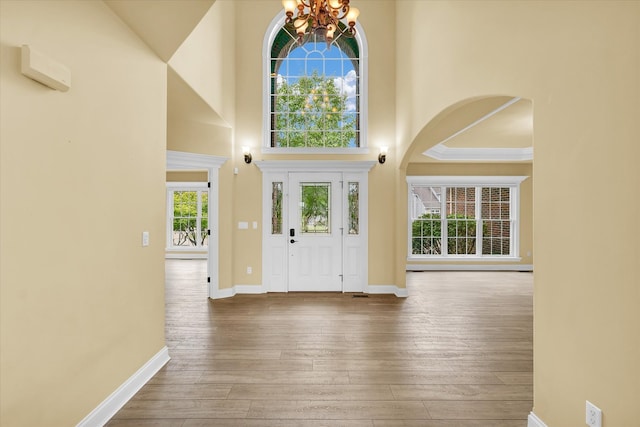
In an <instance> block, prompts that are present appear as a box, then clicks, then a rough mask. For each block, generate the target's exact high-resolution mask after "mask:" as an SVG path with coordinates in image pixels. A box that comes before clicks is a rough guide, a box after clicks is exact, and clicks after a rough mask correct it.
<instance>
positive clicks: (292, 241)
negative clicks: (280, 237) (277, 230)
mask: <svg viewBox="0 0 640 427" xmlns="http://www.w3.org/2000/svg"><path fill="white" fill-rule="evenodd" d="M289 241H290V242H291V243H295V242H297V240H293V239H291V240H289Z"/></svg>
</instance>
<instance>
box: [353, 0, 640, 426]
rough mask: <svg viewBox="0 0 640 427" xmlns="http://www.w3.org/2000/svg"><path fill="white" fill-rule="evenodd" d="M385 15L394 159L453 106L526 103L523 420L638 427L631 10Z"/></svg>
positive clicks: (480, 9)
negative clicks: (594, 412) (405, 32)
mask: <svg viewBox="0 0 640 427" xmlns="http://www.w3.org/2000/svg"><path fill="white" fill-rule="evenodd" d="M396 5H397V8H398V9H397V16H398V17H403V18H402V20H399V21H398V23H402V24H406V25H409V26H411V27H412V36H413V37H412V38H406V39H404V40H403V41H400V40H398V44H397V48H398V49H397V52H398V56H397V57H398V75H397V94H398V97H397V112H398V114H397V118H398V120H397V124H398V128H397V135H398V142H399V144H400V145H401V146H402V147H403V151H405V150H406V151H407V152H410V151H411V150H408V147H410V146H411V144H412V143H413V141H414V137H415V136H416V135H418V134H419V132H420V131H421V129H422V128H424V127H425V126H428V123H430V121H431V120H432V118H433V117H435V116H436V115H437V114H438V113H439V112H440V111H443V110H445V109H446V108H447V107H448V106H450V105H453V104H455V103H457V102H460V101H462V100H465V99H469V98H473V97H476V96H486V95H495V94H507V95H512V96H514V95H517V96H523V97H526V98H529V99H531V100H533V105H534V157H535V159H534V166H533V169H534V175H535V181H534V196H533V197H534V199H533V200H534V202H533V206H534V213H533V218H534V221H533V227H534V230H535V235H534V239H533V243H534V248H535V254H536V261H535V273H534V274H535V282H534V286H535V289H534V309H535V317H534V322H535V325H534V330H535V336H534V399H535V402H534V405H535V407H534V411H535V413H536V414H537V415H538V416H539V417H540V418H541V419H542V420H543V421H544V422H545V423H547V424H548V425H549V426H578V425H583V424H584V418H585V415H584V413H585V409H584V408H585V400H587V399H588V400H590V401H592V402H593V403H595V404H596V405H598V406H599V407H600V408H601V409H602V410H603V413H604V425H605V426H608V427H612V426H618V427H628V426H636V425H638V418H637V404H638V402H639V401H640V363H638V360H640V332H639V331H640V311H638V309H637V308H638V306H640V291H639V285H638V284H639V283H640V276H639V273H638V269H637V265H638V263H639V262H640V252H639V250H640V249H639V246H638V245H637V243H636V240H637V239H635V238H633V237H631V236H638V235H640V229H639V225H638V224H639V222H638V221H637V217H638V214H639V213H640V212H639V204H640V201H639V195H638V194H639V193H638V182H640V175H639V172H638V171H639V168H638V167H637V165H636V164H635V163H636V162H637V158H638V157H639V156H640V145H639V144H638V141H640V131H639V128H638V124H637V123H638V117H639V116H640V105H639V102H640V101H639V100H640V3H638V2H614V1H604V2H595V1H569V2H508V3H507V2H502V1H497V2H490V1H468V2H465V1H458V2H425V1H401V2H396ZM363 13H366V11H363ZM398 31H400V29H398ZM399 185H401V184H399ZM597 199H600V200H606V202H605V203H606V204H607V205H608V207H607V208H606V212H607V213H608V214H611V215H613V217H614V218H611V219H604V215H603V213H602V212H601V211H600V210H599V209H596V208H594V205H593V203H594V201H595V200H597ZM405 209H406V208H405ZM605 224H606V225H605ZM403 226H404V227H406V224H403ZM397 239H398V242H400V241H404V236H401V235H400V234H398V236H397Z"/></svg>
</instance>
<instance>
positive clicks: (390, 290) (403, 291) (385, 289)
mask: <svg viewBox="0 0 640 427" xmlns="http://www.w3.org/2000/svg"><path fill="white" fill-rule="evenodd" d="M365 292H366V293H368V294H394V295H395V296H397V297H398V298H406V297H408V296H409V291H408V290H407V288H399V287H397V286H396V285H369V286H367V290H366V291H365Z"/></svg>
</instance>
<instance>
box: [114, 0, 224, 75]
mask: <svg viewBox="0 0 640 427" xmlns="http://www.w3.org/2000/svg"><path fill="white" fill-rule="evenodd" d="M104 2H105V4H106V5H107V6H109V8H111V10H113V11H114V12H115V13H116V15H118V16H119V17H120V19H122V20H123V21H124V23H125V24H127V25H128V26H129V27H130V28H131V29H132V30H133V31H134V32H135V33H136V34H137V35H138V36H139V37H140V38H141V39H142V40H144V42H145V43H147V44H148V45H149V47H151V49H153V51H154V52H155V53H156V54H158V56H159V57H160V58H161V59H162V60H163V61H165V62H168V61H169V59H170V58H171V56H173V54H174V53H175V51H176V50H177V49H178V48H179V47H180V45H181V44H182V43H183V42H184V40H185V39H186V38H187V36H189V34H191V31H193V29H194V28H195V27H196V25H198V22H200V20H201V19H202V17H203V16H204V15H205V14H206V13H207V11H208V10H209V9H210V8H211V6H212V5H213V3H214V2H215V0H191V1H182V0H162V1H157V0H155V1H154V0H151V1H149V0H126V1H125V0H104Z"/></svg>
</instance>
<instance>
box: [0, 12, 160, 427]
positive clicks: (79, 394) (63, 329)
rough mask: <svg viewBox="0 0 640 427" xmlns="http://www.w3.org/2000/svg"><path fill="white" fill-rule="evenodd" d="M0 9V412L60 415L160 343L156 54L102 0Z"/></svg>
mask: <svg viewBox="0 0 640 427" xmlns="http://www.w3.org/2000/svg"><path fill="white" fill-rule="evenodd" d="M0 9H1V10H0V29H1V30H0V31H1V33H0V34H1V36H0V37H1V48H0V49H1V61H0V64H1V77H0V84H1V88H0V101H1V108H0V123H1V127H0V141H1V142H0V150H1V156H0V162H1V172H0V174H1V183H0V185H1V194H2V204H1V207H0V213H1V219H0V233H1V234H2V240H1V244H0V245H1V254H0V261H1V264H2V268H1V272H0V278H1V281H2V286H1V291H0V292H1V298H0V304H1V310H0V312H1V314H0V316H1V321H0V331H1V345H0V352H1V362H0V378H1V381H0V383H1V386H0V387H1V388H0V390H1V397H0V402H1V403H0V405H1V406H0V408H1V409H0V418H1V419H0V424H1V425H3V426H7V427H8V426H11V427H14V426H27V427H32V426H70V425H75V424H77V423H78V422H79V421H81V420H82V419H83V418H84V417H85V416H86V415H88V414H89V412H91V411H92V410H93V409H94V408H95V407H96V406H97V405H98V404H99V403H101V402H102V401H103V400H104V399H105V398H107V397H108V396H109V395H110V394H111V393H112V392H113V391H114V390H116V389H117V388H118V387H119V386H120V385H121V384H122V383H123V382H124V381H125V380H126V379H127V378H129V377H130V376H131V375H132V374H134V373H135V372H136V371H137V370H138V369H139V368H140V367H141V366H142V365H143V364H144V363H145V362H147V361H148V360H149V359H150V358H151V357H152V356H154V355H155V354H156V353H157V352H158V351H160V350H161V349H162V348H163V347H164V327H163V324H164V268H163V262H164V261H163V257H164V237H163V236H164V224H165V207H164V200H165V185H164V180H165V140H166V136H165V117H166V65H165V64H164V63H162V62H161V61H160V60H158V59H157V57H156V55H155V54H153V53H152V52H151V51H150V50H149V48H148V47H147V46H146V45H144V44H143V43H142V42H141V41H139V39H138V38H137V37H135V36H134V35H133V33H132V32H131V31H130V30H129V29H128V28H126V27H125V26H124V25H123V24H122V23H121V22H120V21H119V19H118V18H116V17H115V15H114V14H113V13H112V12H111V11H110V10H109V9H108V8H107V7H106V6H105V5H104V4H103V3H102V2H93V1H91V2H88V1H46V2H43V1H36V2H29V1H5V0H3V1H2V2H0ZM24 43H27V44H30V45H32V46H33V47H34V48H36V49H38V50H40V51H42V52H43V53H45V54H47V55H49V56H51V57H52V58H54V59H56V60H58V61H60V62H62V63H63V64H65V65H66V66H68V67H69V68H70V69H71V73H72V80H71V89H70V90H69V91H68V92H66V93H62V92H57V91H54V90H51V89H48V88H46V87H44V86H42V85H40V84H39V83H36V82H34V81H32V80H30V79H28V78H26V77H24V76H22V75H21V74H20V63H19V61H20V50H19V46H20V45H22V44H24ZM142 231H149V232H150V237H151V244H150V246H149V247H144V248H143V247H142V246H141V233H142Z"/></svg>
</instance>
